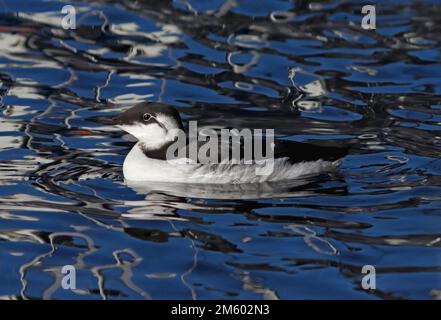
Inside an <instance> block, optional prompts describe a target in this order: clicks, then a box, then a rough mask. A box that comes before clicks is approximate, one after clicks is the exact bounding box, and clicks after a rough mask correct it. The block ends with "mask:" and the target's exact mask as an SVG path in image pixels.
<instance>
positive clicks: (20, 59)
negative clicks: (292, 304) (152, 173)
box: [0, 0, 441, 299]
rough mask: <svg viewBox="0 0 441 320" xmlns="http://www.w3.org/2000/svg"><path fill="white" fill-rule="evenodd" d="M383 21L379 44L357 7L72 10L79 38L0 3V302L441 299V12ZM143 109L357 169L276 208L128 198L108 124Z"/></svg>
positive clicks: (260, 202) (29, 6) (120, 145)
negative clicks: (166, 107) (69, 280)
mask: <svg viewBox="0 0 441 320" xmlns="http://www.w3.org/2000/svg"><path fill="white" fill-rule="evenodd" d="M371 3H374V4H375V3H376V6H377V29H376V30H363V29H362V28H361V26H360V23H361V19H362V15H361V3H360V2H359V1H346V0H345V1H339V0H334V1H315V2H309V1H269V0H268V1H245V0H244V1H239V0H236V1H234V0H228V1H220V0H216V1H215V0H213V1H184V0H183V1H129V0H126V1H107V0H100V1H91V2H77V1H72V2H70V4H72V5H74V6H75V8H76V10H77V29H75V30H64V29H63V28H62V27H61V25H60V20H61V18H62V17H63V14H61V8H62V7H63V6H64V5H65V4H66V2H64V1H35V0H27V1H10V0H2V1H0V10H1V13H2V14H1V16H0V96H1V100H0V106H1V109H0V112H1V113H0V123H1V125H0V159H1V162H0V297H1V298H4V299H150V298H151V299H166V298H168V299H309V298H314V299H324V298H333V299H400V298H405V299H409V298H410V299H435V298H440V296H441V275H440V271H441V263H440V262H441V250H440V245H441V229H440V226H441V161H440V154H441V152H440V146H441V135H440V131H441V80H440V79H441V77H440V74H441V20H440V17H441V5H440V4H439V2H438V1H390V2H389V1H388V2H386V1H378V2H375V1H371ZM147 100H148V101H160V102H163V103H167V104H170V105H173V106H175V107H176V108H177V109H178V110H179V111H180V113H181V115H182V117H183V118H184V120H185V121H188V120H197V121H198V125H200V126H202V125H206V126H217V127H222V126H226V127H235V128H274V129H275V130H276V132H277V135H278V138H281V139H290V140H296V141H308V142H311V143H317V144H320V143H321V144H326V145H337V146H351V152H350V155H349V156H347V157H346V158H345V159H344V161H343V163H342V165H341V168H340V170H339V171H338V172H336V173H333V174H331V175H323V176H319V177H314V178H312V179H307V180H302V181H298V183H296V185H294V186H289V188H284V186H283V185H278V186H275V188H276V189H278V190H274V189H271V188H272V187H271V188H269V189H268V188H267V187H268V186H267V187H262V188H261V189H259V190H257V191H256V190H251V191H250V190H249V189H247V188H246V187H243V188H242V189H241V187H235V188H226V189H225V188H220V189H219V187H208V186H207V187H206V188H202V189H201V188H200V187H199V188H198V187H197V186H188V187H182V186H178V185H175V186H170V185H163V184H146V185H144V186H133V185H127V184H126V183H125V182H124V179H123V177H122V173H121V167H122V163H123V160H124V157H125V155H126V154H127V153H128V151H129V150H130V148H131V146H132V145H133V139H132V138H131V137H129V136H128V135H126V134H125V133H123V132H121V131H119V130H118V129H117V128H115V127H112V126H111V125H110V124H109V121H108V117H110V116H112V115H114V114H117V113H119V112H121V111H122V110H126V109H127V108H128V107H130V106H131V105H133V104H135V103H136V102H139V101H147ZM273 187H274V186H273ZM287 190H288V191H289V192H286V191H287ZM276 191H277V192H278V194H277V192H276ZM228 192H230V193H228ZM219 193H221V194H223V195H224V196H223V197H219ZM216 194H217V197H216ZM246 195H248V196H246ZM65 265H74V266H75V268H76V270H77V289H76V290H74V291H71V290H64V289H62V288H60V282H61V273H60V271H61V268H62V267H63V266H65ZM364 265H373V266H375V267H376V271H377V281H376V285H377V289H376V290H371V291H368V290H363V289H362V287H361V279H362V274H361V268H362V266H364Z"/></svg>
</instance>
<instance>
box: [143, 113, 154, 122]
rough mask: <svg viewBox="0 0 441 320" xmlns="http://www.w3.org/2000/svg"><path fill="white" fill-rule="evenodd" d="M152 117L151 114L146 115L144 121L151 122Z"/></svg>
mask: <svg viewBox="0 0 441 320" xmlns="http://www.w3.org/2000/svg"><path fill="white" fill-rule="evenodd" d="M151 117H152V115H151V114H150V113H144V114H143V115H142V119H143V120H144V121H146V122H147V121H149V120H150V119H151Z"/></svg>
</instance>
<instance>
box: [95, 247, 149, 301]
mask: <svg viewBox="0 0 441 320" xmlns="http://www.w3.org/2000/svg"><path fill="white" fill-rule="evenodd" d="M121 253H127V254H129V255H131V256H132V257H133V258H135V259H134V261H133V262H132V263H127V264H126V263H125V262H124V261H122V260H121V259H120V257H119V256H118V255H119V254H121ZM113 257H114V258H115V260H116V263H114V264H108V265H104V266H97V267H94V268H92V273H93V274H94V275H95V277H96V278H98V288H99V291H100V295H101V297H102V298H103V300H106V299H107V296H106V294H105V292H104V277H103V276H102V275H101V271H103V270H108V269H115V268H117V269H121V271H122V275H121V276H120V279H121V281H122V282H123V283H124V284H125V285H126V286H127V287H128V288H130V289H132V290H133V291H135V292H136V293H138V294H139V295H141V296H142V297H144V298H145V299H149V300H150V299H151V296H150V295H149V294H148V293H147V292H145V291H144V290H142V289H141V288H139V287H138V286H137V285H135V284H134V283H133V281H132V275H133V272H132V269H131V267H135V266H137V265H138V264H139V263H140V262H141V261H142V258H141V257H140V256H139V255H138V254H137V253H136V252H135V251H133V250H132V249H129V248H126V249H121V250H115V251H113Z"/></svg>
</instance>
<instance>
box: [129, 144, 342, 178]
mask: <svg viewBox="0 0 441 320" xmlns="http://www.w3.org/2000/svg"><path fill="white" fill-rule="evenodd" d="M338 165H339V161H335V162H330V161H323V160H318V161H308V162H300V163H296V164H290V163H289V162H288V161H287V159H286V158H282V159H275V161H274V167H273V170H272V171H271V172H270V173H269V174H264V175H257V174H256V169H258V170H259V168H260V169H261V166H259V165H256V164H212V165H210V164H208V165H205V164H204V165H201V164H194V163H187V162H186V161H183V159H181V160H172V161H165V160H157V159H151V158H148V157H146V156H145V155H144V153H143V152H142V151H141V149H140V148H139V146H138V145H135V146H134V147H133V148H132V150H131V151H130V152H129V154H128V155H127V157H126V159H125V161H124V165H123V173H124V178H125V179H126V180H129V181H159V182H178V183H211V184H225V183H234V184H236V183H261V182H269V181H284V180H291V179H297V178H299V177H305V176H310V175H316V174H319V173H322V172H329V171H332V170H334V169H335V168H336V167H337V166H338Z"/></svg>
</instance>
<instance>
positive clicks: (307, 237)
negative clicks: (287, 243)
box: [285, 224, 339, 256]
mask: <svg viewBox="0 0 441 320" xmlns="http://www.w3.org/2000/svg"><path fill="white" fill-rule="evenodd" d="M285 228H286V229H290V230H291V231H294V232H295V233H297V234H299V235H302V236H303V241H305V243H306V244H307V245H308V246H309V247H310V248H312V249H313V250H314V251H315V252H318V253H321V254H326V255H329V256H333V255H338V254H339V252H338V250H337V248H335V247H334V246H333V245H332V244H331V243H330V242H329V241H327V240H325V239H323V238H321V237H319V236H318V235H317V232H315V231H314V230H312V229H310V228H308V227H306V226H302V225H297V224H289V225H287V226H285ZM302 229H303V230H302ZM305 231H306V232H305ZM311 239H316V240H317V241H319V242H322V243H325V244H326V245H328V246H329V248H330V249H331V251H329V250H328V251H325V250H323V249H321V248H320V247H319V246H318V245H316V244H314V243H313V242H312V240H311Z"/></svg>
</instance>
